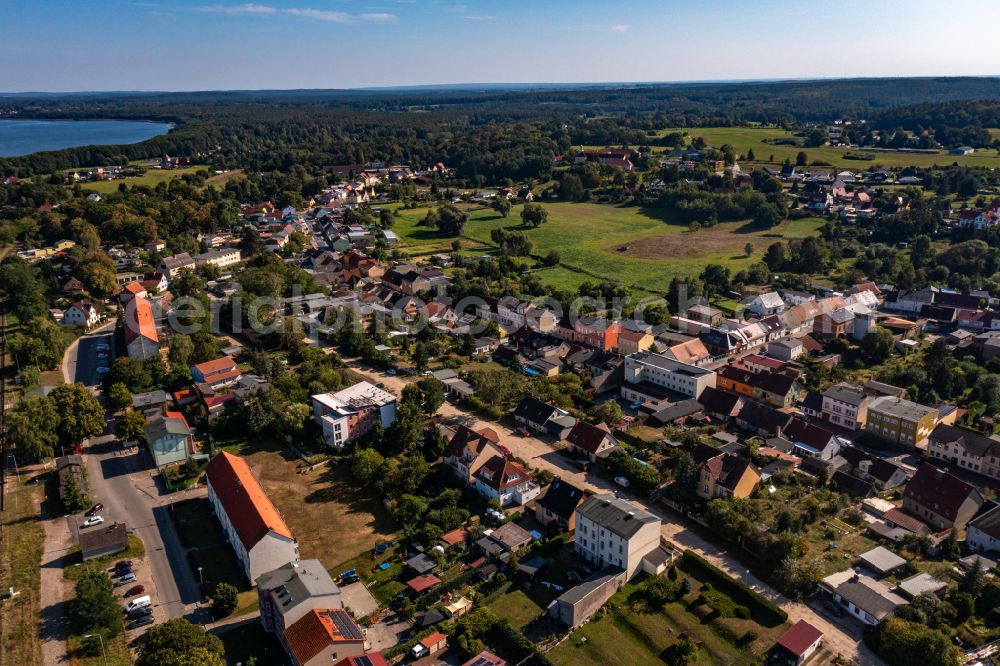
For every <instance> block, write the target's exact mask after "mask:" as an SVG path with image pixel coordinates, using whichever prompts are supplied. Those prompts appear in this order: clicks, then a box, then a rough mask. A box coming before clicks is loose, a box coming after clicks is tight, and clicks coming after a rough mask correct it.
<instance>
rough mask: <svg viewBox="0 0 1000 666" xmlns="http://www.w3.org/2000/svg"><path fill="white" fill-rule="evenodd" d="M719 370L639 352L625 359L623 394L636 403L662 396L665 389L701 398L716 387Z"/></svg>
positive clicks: (660, 355)
mask: <svg viewBox="0 0 1000 666" xmlns="http://www.w3.org/2000/svg"><path fill="white" fill-rule="evenodd" d="M715 379H716V376H715V373H714V372H713V371H711V370H706V369H705V368H699V367H698V366H695V365H689V364H687V363H681V362H680V361H676V360H674V359H672V358H667V357H666V356H663V355H662V354H654V353H652V352H639V353H637V354H632V355H631V356H627V357H626V358H625V374H624V377H623V381H622V397H623V398H625V399H626V400H630V401H634V402H645V401H646V400H649V399H650V398H652V399H660V398H661V397H663V391H662V389H666V390H667V391H673V392H675V393H680V394H681V395H686V396H688V397H691V398H697V397H698V396H700V395H701V392H702V391H704V390H705V389H706V388H709V387H711V388H714V387H715Z"/></svg>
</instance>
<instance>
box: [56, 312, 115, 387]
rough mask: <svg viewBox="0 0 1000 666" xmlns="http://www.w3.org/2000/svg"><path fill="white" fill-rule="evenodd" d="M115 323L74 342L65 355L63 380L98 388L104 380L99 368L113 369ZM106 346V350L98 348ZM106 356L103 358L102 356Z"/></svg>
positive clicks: (97, 329) (112, 322) (108, 323)
mask: <svg viewBox="0 0 1000 666" xmlns="http://www.w3.org/2000/svg"><path fill="white" fill-rule="evenodd" d="M114 330H115V321H114V320H112V321H109V322H107V323H106V324H104V325H102V326H99V327H98V328H96V329H94V330H93V331H91V332H90V333H87V334H85V335H81V336H80V337H79V338H77V339H76V340H74V341H73V343H72V344H70V346H69V347H67V348H66V352H65V353H64V354H63V363H62V371H63V379H64V380H65V381H66V383H67V384H73V383H75V382H81V383H83V384H84V385H86V386H98V385H100V383H101V380H102V378H103V376H102V373H100V372H98V368H102V367H111V363H112V362H114V360H115V357H116V356H115V336H114ZM102 346H106V347H107V348H106V349H98V347H102ZM102 354H103V355H104V357H103V358H102V357H101V356H100V355H102Z"/></svg>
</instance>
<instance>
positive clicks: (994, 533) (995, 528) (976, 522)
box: [968, 506, 1000, 538]
mask: <svg viewBox="0 0 1000 666" xmlns="http://www.w3.org/2000/svg"><path fill="white" fill-rule="evenodd" d="M968 528H969V529H970V530H971V529H972V528H975V529H977V530H979V531H980V532H982V533H983V534H985V535H986V536H991V537H993V538H998V537H1000V506H994V507H993V508H992V509H990V510H988V511H984V512H982V513H980V514H979V515H978V516H976V517H975V518H973V519H972V520H970V521H969V524H968Z"/></svg>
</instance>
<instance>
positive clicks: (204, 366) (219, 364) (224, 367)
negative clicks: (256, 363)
mask: <svg viewBox="0 0 1000 666" xmlns="http://www.w3.org/2000/svg"><path fill="white" fill-rule="evenodd" d="M235 368H236V362H235V361H233V359H231V358H229V357H228V356H222V357H220V358H216V359H212V360H211V361H205V362H204V363H199V364H197V365H195V366H192V369H193V370H197V371H198V372H200V373H201V374H202V376H204V377H206V378H207V377H209V376H210V375H214V374H217V373H221V372H229V371H232V370H234V369H235Z"/></svg>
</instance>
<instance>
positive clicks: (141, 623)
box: [128, 614, 156, 629]
mask: <svg viewBox="0 0 1000 666" xmlns="http://www.w3.org/2000/svg"><path fill="white" fill-rule="evenodd" d="M155 621H156V620H154V619H153V616H152V614H150V615H144V616H142V617H140V618H139V619H137V620H134V621H133V622H132V623H131V624H129V625H128V628H129V629H138V628H139V627H145V626H146V625H147V624H153V622H155Z"/></svg>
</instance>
